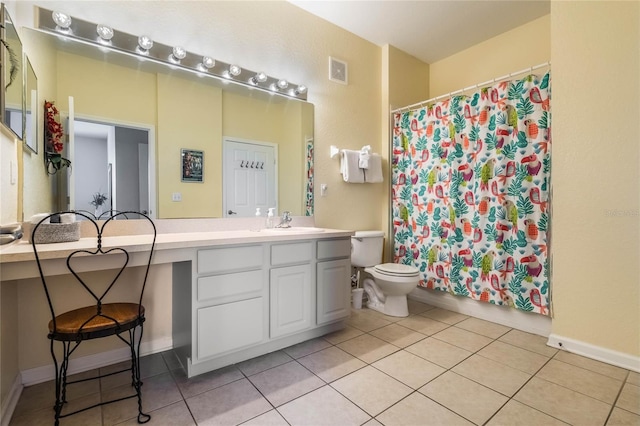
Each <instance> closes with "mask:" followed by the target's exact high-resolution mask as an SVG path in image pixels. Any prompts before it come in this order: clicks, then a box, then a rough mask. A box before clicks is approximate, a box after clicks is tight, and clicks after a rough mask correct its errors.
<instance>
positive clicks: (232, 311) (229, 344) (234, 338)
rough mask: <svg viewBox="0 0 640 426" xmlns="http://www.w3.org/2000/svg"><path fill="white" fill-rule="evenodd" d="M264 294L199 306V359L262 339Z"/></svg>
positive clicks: (258, 341)
mask: <svg viewBox="0 0 640 426" xmlns="http://www.w3.org/2000/svg"><path fill="white" fill-rule="evenodd" d="M262 314H263V300H262V297H257V298H255V299H249V300H242V301H240V302H233V303H226V304H224V305H218V306H212V307H210V308H202V309H198V345H197V346H198V359H203V358H207V357H210V356H212V355H216V354H221V353H224V352H228V351H231V350H234V349H239V348H242V347H244V346H248V345H252V344H256V343H260V342H261V341H262V338H263V334H264V333H263V330H264V328H263V325H264V324H263V321H264V320H263V315H262Z"/></svg>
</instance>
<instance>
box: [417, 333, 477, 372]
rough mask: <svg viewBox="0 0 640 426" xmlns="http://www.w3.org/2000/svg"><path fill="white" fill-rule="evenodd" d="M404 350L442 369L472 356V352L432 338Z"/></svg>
mask: <svg viewBox="0 0 640 426" xmlns="http://www.w3.org/2000/svg"><path fill="white" fill-rule="evenodd" d="M405 350H406V351H409V352H411V353H412V354H414V355H418V356H419V357H421V358H424V359H426V360H427V361H431V362H433V363H435V364H437V365H439V366H441V367H444V368H451V367H453V366H454V365H456V364H458V363H459V362H461V361H462V360H464V359H465V358H467V357H469V356H471V355H472V352H469V351H467V350H465V349H462V348H459V347H457V346H453V345H450V344H449V343H446V342H443V341H441V340H438V339H434V338H432V337H429V338H427V339H424V340H421V341H419V342H418V343H414V344H413V345H411V346H407V347H406V348H405Z"/></svg>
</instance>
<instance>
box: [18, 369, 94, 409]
mask: <svg viewBox="0 0 640 426" xmlns="http://www.w3.org/2000/svg"><path fill="white" fill-rule="evenodd" d="M97 375H98V370H91V371H87V372H84V373H79V374H73V375H71V376H69V377H68V380H81V379H86V378H89V377H96V376H97ZM99 392H100V382H99V380H89V381H86V382H80V383H77V384H73V385H69V386H68V387H67V401H73V400H74V399H77V398H82V397H85V396H87V395H91V394H96V395H98V394H99ZM55 402H56V385H55V382H54V381H53V380H51V381H48V382H44V383H39V384H37V385H33V386H28V387H26V388H24V389H23V390H22V395H20V400H19V401H18V404H17V405H16V408H15V410H14V411H13V416H14V417H18V416H21V415H22V414H26V413H28V412H31V411H34V410H40V409H41V408H43V407H53V406H54V404H55Z"/></svg>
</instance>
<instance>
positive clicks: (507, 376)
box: [453, 355, 531, 396]
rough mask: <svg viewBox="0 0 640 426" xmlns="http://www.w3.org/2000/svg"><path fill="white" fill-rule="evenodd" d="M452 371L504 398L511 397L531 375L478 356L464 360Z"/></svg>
mask: <svg viewBox="0 0 640 426" xmlns="http://www.w3.org/2000/svg"><path fill="white" fill-rule="evenodd" d="M453 371H454V372H456V373H458V374H460V375H461V376H464V377H466V378H467V379H471V380H473V381H476V382H478V383H480V384H482V385H484V386H486V387H488V388H491V389H493V390H495V391H498V392H500V393H501V394H503V395H506V396H512V395H513V394H514V393H516V392H517V391H518V389H520V388H521V387H522V385H524V384H525V383H526V381H527V380H529V379H530V378H531V374H527V373H524V372H522V371H520V370H516V369H514V368H511V367H507V366H506V365H504V364H501V363H499V362H495V361H492V360H490V359H487V358H484V357H482V356H480V355H473V356H471V357H469V358H467V359H465V360H464V361H462V362H461V363H460V364H458V365H456V366H455V367H453Z"/></svg>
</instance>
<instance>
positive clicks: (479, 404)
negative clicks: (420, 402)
mask: <svg viewBox="0 0 640 426" xmlns="http://www.w3.org/2000/svg"><path fill="white" fill-rule="evenodd" d="M419 392H420V393H422V394H424V395H426V396H428V397H429V398H431V399H433V400H434V401H436V402H438V403H440V404H442V405H443V406H445V407H447V408H448V409H449V410H451V411H454V412H456V413H458V414H459V415H461V416H462V417H464V418H465V419H468V420H471V421H472V422H473V423H475V424H478V425H481V424H483V423H484V422H486V421H487V420H489V418H491V416H493V414H494V413H495V412H496V411H498V410H499V409H500V407H502V406H503V405H504V404H505V403H506V402H507V401H508V398H507V397H506V396H503V395H500V394H499V393H498V392H495V391H493V390H491V389H489V388H486V387H484V386H482V385H479V384H477V383H475V382H473V381H471V380H469V379H466V378H464V377H462V376H459V375H457V374H455V373H452V372H451V371H448V372H446V373H444V374H443V375H441V376H440V377H438V378H437V379H435V380H433V381H431V382H429V383H428V384H426V385H425V386H424V387H422V388H420V389H419Z"/></svg>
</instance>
